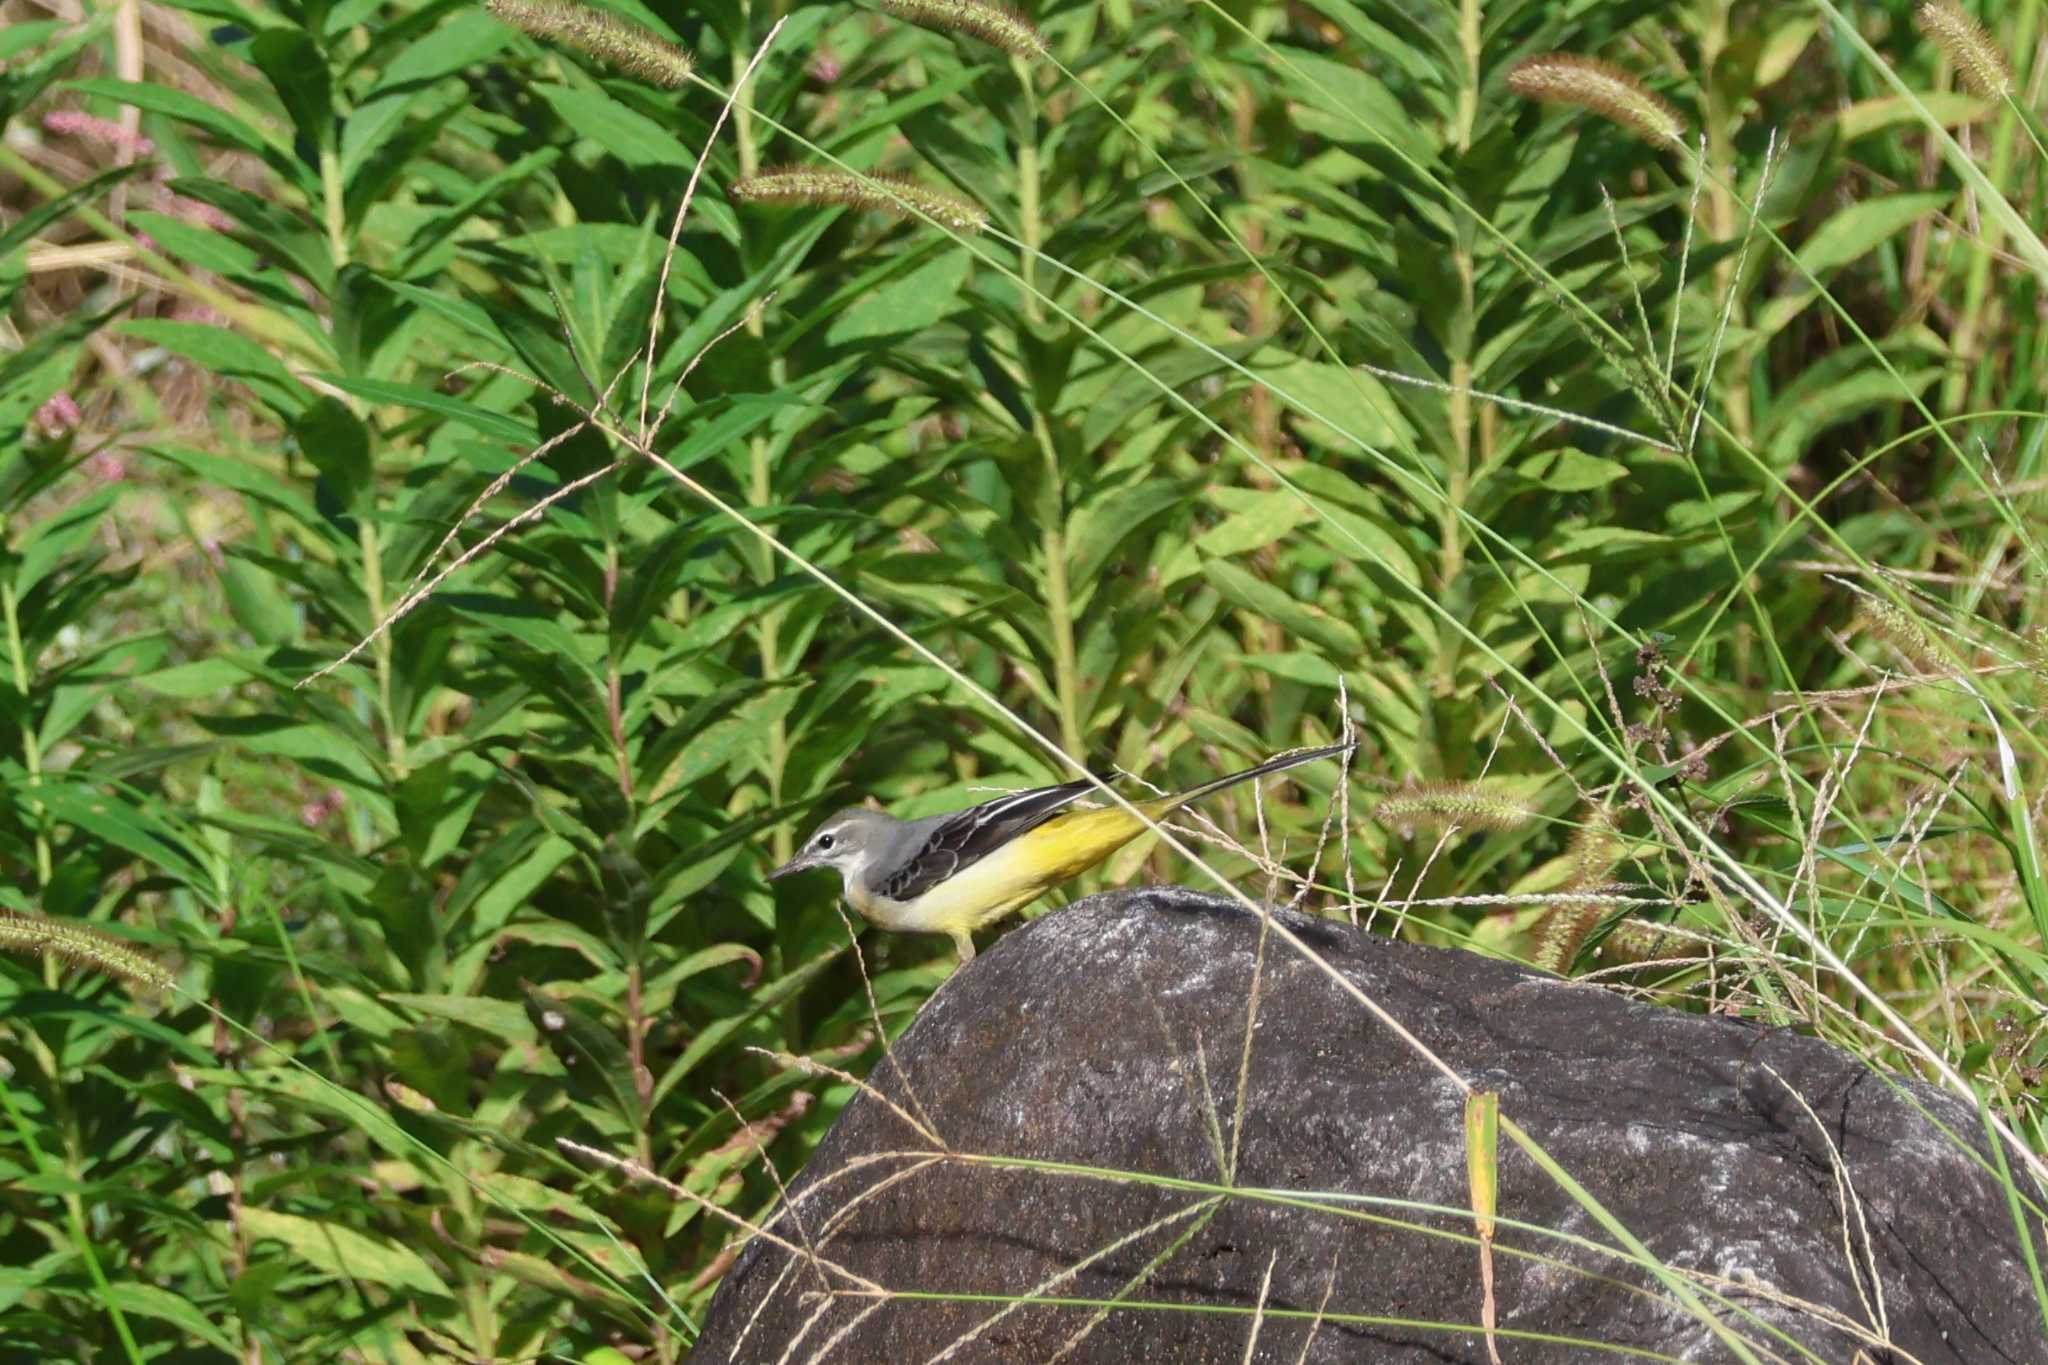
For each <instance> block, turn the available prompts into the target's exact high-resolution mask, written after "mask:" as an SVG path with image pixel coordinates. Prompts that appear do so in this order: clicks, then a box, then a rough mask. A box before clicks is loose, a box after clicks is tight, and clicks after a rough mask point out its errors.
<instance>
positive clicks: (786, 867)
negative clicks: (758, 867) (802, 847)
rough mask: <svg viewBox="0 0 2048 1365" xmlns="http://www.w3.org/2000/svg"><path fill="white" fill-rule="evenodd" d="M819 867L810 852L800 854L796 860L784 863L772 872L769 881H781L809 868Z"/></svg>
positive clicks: (792, 859)
mask: <svg viewBox="0 0 2048 1365" xmlns="http://www.w3.org/2000/svg"><path fill="white" fill-rule="evenodd" d="M817 865H818V864H817V862H816V860H815V859H813V858H812V857H811V855H810V853H809V852H808V851H806V852H803V853H799V854H797V855H796V856H795V857H794V858H791V859H790V860H789V861H788V862H786V863H784V864H783V865H782V866H781V867H778V868H776V869H775V870H774V871H773V872H770V873H769V874H768V880H769V881H771V882H773V881H780V880H781V879H782V878H784V877H787V876H788V875H789V874H790V873H792V872H802V871H805V870H806V869H808V868H813V867H816V866H817Z"/></svg>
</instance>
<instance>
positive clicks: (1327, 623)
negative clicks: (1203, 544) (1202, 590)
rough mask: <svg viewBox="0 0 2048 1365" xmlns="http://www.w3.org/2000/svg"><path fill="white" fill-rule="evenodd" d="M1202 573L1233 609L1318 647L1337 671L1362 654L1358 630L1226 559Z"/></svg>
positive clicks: (1209, 563)
mask: <svg viewBox="0 0 2048 1365" xmlns="http://www.w3.org/2000/svg"><path fill="white" fill-rule="evenodd" d="M1202 574H1203V576H1204V577H1206V578H1207V579H1208V580H1209V582H1210V584H1211V586H1213V587H1214V588H1215V589H1216V591H1218V592H1220V593H1222V594H1223V597H1224V600H1225V601H1227V602H1229V603H1230V604H1231V605H1232V606H1235V607H1238V608H1241V609H1243V610H1245V611H1248V612H1251V613H1252V614H1253V615H1254V616H1258V617H1261V618H1263V619H1264V620H1267V621H1271V622H1273V623H1274V624H1275V625H1277V626H1279V627H1280V628H1281V629H1282V630H1285V631H1286V632H1287V633H1288V634H1290V635H1293V636H1296V637H1298V638H1300V639H1303V640H1307V641H1309V642H1310V643H1312V644H1317V645H1321V646H1322V647H1323V648H1324V649H1325V650H1327V651H1328V652H1329V653H1330V655H1331V656H1332V662H1333V663H1335V664H1336V665H1337V666H1338V667H1340V668H1342V667H1348V666H1349V665H1351V664H1353V663H1355V662H1357V661H1358V660H1359V659H1360V657H1361V656H1362V655H1363V654H1364V653H1365V639H1364V637H1362V636H1361V635H1360V634H1359V633H1358V632H1357V630H1355V629H1353V628H1352V627H1351V626H1349V625H1347V624H1346V623H1345V622H1343V621H1340V620H1338V619H1337V618H1336V617H1334V616H1331V615H1330V614H1329V613H1328V612H1326V611H1324V610H1323V609H1322V608H1321V607H1318V606H1315V605H1314V604H1312V603H1308V602H1302V601H1298V600H1296V599H1295V598H1294V597H1292V596H1290V595H1288V594H1287V593H1286V592H1285V591H1283V590H1282V589H1280V588H1277V587H1275V586H1274V585H1272V584H1271V583H1268V582H1266V581H1265V580H1264V579H1261V578H1258V577H1255V576H1254V575H1252V574H1250V573H1248V572H1246V571H1245V570H1243V569H1240V568H1238V567H1237V566H1236V565H1235V564H1232V563H1230V562H1229V561H1228V560H1222V559H1212V560H1208V561H1206V562H1205V563H1204V564H1203V565H1202Z"/></svg>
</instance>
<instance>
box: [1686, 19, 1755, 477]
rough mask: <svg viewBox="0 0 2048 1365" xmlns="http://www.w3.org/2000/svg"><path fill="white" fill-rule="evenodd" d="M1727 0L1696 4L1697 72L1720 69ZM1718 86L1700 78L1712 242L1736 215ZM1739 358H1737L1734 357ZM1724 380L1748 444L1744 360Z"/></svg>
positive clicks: (1730, 150) (1730, 147) (1730, 264)
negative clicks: (1705, 136)
mask: <svg viewBox="0 0 2048 1365" xmlns="http://www.w3.org/2000/svg"><path fill="white" fill-rule="evenodd" d="M1729 9H1730V0H1702V2H1701V7H1700V58H1699V60H1700V70H1702V71H1715V70H1718V69H1719V66H1720V61H1721V55H1722V53H1724V52H1725V51H1727V49H1728V19H1729ZM1716 90H1717V87H1716V85H1715V83H1714V82H1713V81H1711V80H1708V81H1702V82H1700V122H1701V124H1702V125H1703V126H1704V128H1705V131H1706V134H1707V151H1706V160H1707V165H1708V167H1709V168H1711V169H1712V171H1713V172H1714V173H1713V174H1712V175H1711V176H1710V177H1709V181H1710V184H1709V187H1708V190H1707V209H1708V213H1709V215H1710V217H1711V230H1712V232H1713V240H1715V241H1717V242H1731V241H1733V240H1735V236H1736V224H1737V218H1738V213H1737V209H1736V203H1735V174H1736V171H1735V130H1734V127H1733V126H1732V125H1733V123H1734V121H1735V117H1736V116H1735V114H1734V112H1733V111H1730V110H1726V109H1723V108H1722V102H1721V100H1720V99H1719V98H1718V97H1717V95H1716ZM1736 262H1737V258H1736V257H1735V256H1725V257H1723V258H1722V259H1721V260H1720V261H1719V262H1718V263H1717V264H1716V265H1715V266H1714V291H1715V293H1716V295H1717V296H1719V297H1722V298H1733V291H1735V290H1736V289H1739V288H1740V287H1741V283H1742V282H1741V281H1740V280H1739V279H1737V278H1736V273H1735V272H1736V268H1737V266H1736ZM1742 320H1743V308H1742V301H1741V300H1740V299H1739V298H1735V299H1734V301H1733V305H1732V306H1731V307H1730V309H1729V313H1728V324H1729V326H1730V328H1732V329H1734V330H1736V331H1737V332H1738V333H1739V332H1740V329H1741V327H1742ZM1736 359H1737V360H1738V361H1739V360H1740V359H1741V357H1739V356H1738V357H1736ZM1724 368H1725V374H1724V376H1723V379H1722V400H1723V403H1724V404H1725V410H1726V412H1727V414H1728V416H1727V423H1728V428H1729V430H1731V431H1733V432H1734V433H1735V436H1736V439H1738V440H1739V441H1741V442H1742V443H1743V444H1744V445H1748V444H1750V427H1751V422H1750V397H1749V378H1748V374H1749V367H1748V365H1746V364H1739V363H1738V364H1732V365H1729V366H1726V367H1724ZM1707 398H1708V395H1706V394H1701V395H1700V400H1701V401H1702V402H1705V401H1707Z"/></svg>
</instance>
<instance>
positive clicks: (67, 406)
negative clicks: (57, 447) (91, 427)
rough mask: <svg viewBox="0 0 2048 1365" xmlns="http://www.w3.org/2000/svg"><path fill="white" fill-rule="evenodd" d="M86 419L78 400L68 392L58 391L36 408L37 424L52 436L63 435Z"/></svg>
mask: <svg viewBox="0 0 2048 1365" xmlns="http://www.w3.org/2000/svg"><path fill="white" fill-rule="evenodd" d="M84 420H85V414H84V413H82V412H80V411H79V410H78V402H77V400H75V399H74V398H72V396H71V395H70V394H68V393H57V394H53V395H51V397H50V400H49V401H48V402H47V403H44V404H43V405H42V406H41V407H39V408H37V409H36V425H37V426H39V427H41V428H42V429H43V430H44V431H45V432H47V433H49V434H50V435H52V436H59V435H62V434H63V433H64V432H67V431H69V430H71V429H72V428H73V427H75V426H77V425H78V424H79V423H80V422H83V421H84Z"/></svg>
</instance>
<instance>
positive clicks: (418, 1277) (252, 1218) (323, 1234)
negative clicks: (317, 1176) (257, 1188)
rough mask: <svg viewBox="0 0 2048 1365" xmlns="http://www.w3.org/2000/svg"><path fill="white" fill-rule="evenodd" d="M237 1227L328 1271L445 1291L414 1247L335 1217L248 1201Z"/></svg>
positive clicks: (431, 1291) (410, 1287)
mask: <svg viewBox="0 0 2048 1365" xmlns="http://www.w3.org/2000/svg"><path fill="white" fill-rule="evenodd" d="M241 1231H242V1235H243V1236H245V1237H247V1238H249V1240H251V1241H252V1242H260V1241H265V1240H269V1241H275V1242H282V1243H283V1244H284V1245H285V1247H286V1249H288V1250H289V1251H290V1252H291V1253H292V1254H293V1255H294V1256H296V1257H298V1258H299V1259H300V1260H302V1261H304V1262H305V1263H306V1264H308V1265H310V1266H312V1267H314V1268H315V1269H316V1270H323V1271H326V1272H327V1273H328V1274H330V1275H338V1276H344V1277H346V1278H348V1279H352V1280H366V1281H368V1282H369V1283H371V1284H381V1285H385V1286H387V1287H389V1288H391V1289H405V1290H411V1291H412V1292H413V1293H416V1294H431V1295H435V1296H437V1297H440V1298H447V1297H449V1293H448V1286H447V1285H445V1284H443V1283H442V1282H441V1277H440V1276H439V1275H437V1274H435V1273H434V1269H433V1267H432V1266H430V1265H428V1264H427V1262H426V1261H425V1259H423V1258H422V1257H421V1256H420V1254H419V1253H418V1252H416V1251H414V1250H412V1249H411V1248H410V1247H407V1246H404V1245H402V1244H400V1243H397V1242H387V1241H385V1240H384V1239H383V1238H380V1237H372V1236H371V1235H369V1234H368V1233H364V1232H358V1231H356V1230H355V1229H354V1228H352V1227H348V1226H346V1225H344V1224H341V1223H333V1222H320V1221H315V1220H314V1219H311V1218H301V1217H299V1216H298V1215H296V1214H290V1213H276V1212H273V1211H272V1210H270V1209H266V1208H260V1207H258V1206H256V1205H253V1204H250V1205H245V1206H244V1207H243V1209H242V1227H241Z"/></svg>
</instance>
